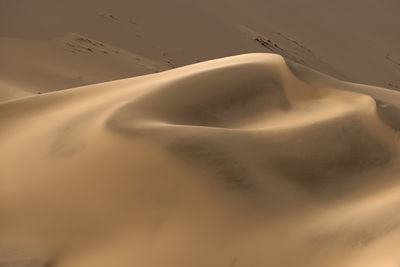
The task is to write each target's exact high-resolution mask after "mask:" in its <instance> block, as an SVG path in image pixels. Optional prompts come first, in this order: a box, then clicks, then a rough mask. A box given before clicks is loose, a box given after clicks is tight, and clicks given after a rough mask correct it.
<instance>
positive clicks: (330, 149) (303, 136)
mask: <svg viewBox="0 0 400 267" xmlns="http://www.w3.org/2000/svg"><path fill="white" fill-rule="evenodd" d="M399 108H400V93H398V92H395V91H391V90H387V89H384V88H379V87H373V86H366V85H359V84H353V83H349V82H342V81H339V80H336V79H334V78H331V77H329V76H326V75H324V74H321V73H318V72H316V71H313V70H311V69H308V68H306V67H304V66H301V65H299V64H297V63H295V62H292V61H288V60H286V61H285V60H284V59H283V58H282V57H281V56H279V55H276V54H264V53H257V54H246V55H240V56H234V57H227V58H221V59H217V60H212V61H207V62H203V63H197V64H194V65H189V66H186V67H181V68H175V69H173V70H168V71H164V72H160V73H155V74H149V75H145V76H140V77H135V78H129V79H123V80H117V81H111V82H105V83H101V84H97V85H89V86H83V87H77V88H72V89H68V90H61V91H57V92H50V93H46V94H41V95H35V96H30V97H25V98H22V99H19V100H13V101H6V102H3V103H2V104H0V126H1V128H0V146H1V150H0V172H1V175H0V184H1V186H0V197H1V202H0V217H1V218H2V219H1V221H0V247H4V248H7V249H2V250H1V249H0V251H1V253H2V254H0V256H1V257H0V258H1V261H2V262H7V264H11V263H13V264H20V265H21V266H26V265H29V266H43V265H44V264H47V265H45V266H57V267H59V266H60V267H64V266H65V267H69V266H71V267H72V266H74V267H80V266H82V267H87V266H99V267H100V266H148V267H159V266H163V267H168V266H171V267H186V266H193V267H196V266H199V267H200V266H210V267H212V266H216V267H217V266H218V267H220V266H227V267H228V266H229V267H232V266H235V267H241V266H243V267H252V266H282V267H286V266H304V267H310V266H318V267H325V266H326V267H328V266H344V267H358V266H362V267H369V266H371V267H372V266H398V265H399V264H400V256H399V253H398V244H399V242H400V230H399V227H398V226H399V222H400V216H399V215H398V214H400V213H399V211H400V210H399V209H400V208H399V207H400V206H399V204H400V197H399V196H400V194H399V193H400V188H399V185H398V178H399V175H398V174H399V170H398V168H399V151H400V150H399V145H400V142H399V140H400V136H399V132H398V129H399V128H400V127H399V126H400V124H399V121H398V119H397V118H398V115H399V114H400V113H398V109H399ZM0 264H1V263H0ZM4 264H6V263H4ZM24 264H25V265H24ZM5 266H8V265H5ZM13 266H14V265H13ZM16 266H19V265H16Z"/></svg>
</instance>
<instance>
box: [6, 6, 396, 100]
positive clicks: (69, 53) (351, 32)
mask: <svg viewBox="0 0 400 267" xmlns="http://www.w3.org/2000/svg"><path fill="white" fill-rule="evenodd" d="M399 10H400V2H399V1H397V0H364V1H360V0H352V1H348V0H336V1H334V2H332V1H328V0H295V1H294V0H262V1H260V0H248V1H243V0H229V1H228V0H203V1H186V0H169V1H160V0H130V1H127V0H112V1H111V0H84V1H80V0H68V1H67V0H60V1H58V2H57V3H56V2H54V1H53V0H35V1H32V0H18V1H15V0H0V58H1V60H0V69H1V72H0V101H1V100H2V99H5V98H7V99H10V98H15V97H19V96H20V95H16V94H10V93H12V91H14V90H18V91H21V90H22V91H23V92H28V93H38V92H40V93H45V92H48V91H54V90H60V89H67V88H72V87H77V86H82V85H88V84H94V83H99V82H105V81H111V80H115V79H121V78H129V77H132V76H138V75H143V74H149V73H152V72H154V71H162V70H165V69H167V68H173V67H180V66H185V65H188V64H193V63H196V62H202V61H206V60H212V59H215V58H221V57H226V56H233V55H238V54H244V53H254V52H263V53H277V54H280V55H282V56H284V57H285V58H286V59H290V60H292V61H295V62H298V63H301V64H303V65H306V66H308V67H311V68H313V69H316V70H318V71H321V72H323V73H326V74H329V75H331V76H333V77H336V78H339V79H341V80H346V81H351V82H356V83H364V84H370V85H375V86H381V87H385V88H389V89H394V90H399V89H400V78H399V77H400V50H399V49H398V47H400V38H399V36H400V32H399V19H398V13H399ZM71 33H72V34H71ZM76 35H78V36H81V37H82V38H83V39H82V40H76V39H75V38H74V36H76ZM102 44H103V45H105V48H106V49H103V47H102V46H101V45H102ZM104 51H105V52H106V53H104ZM116 51H117V52H120V53H119V54H118V53H116ZM136 59H141V60H140V61H137V60H136ZM6 91H7V92H6ZM3 94H6V95H5V96H3Z"/></svg>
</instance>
